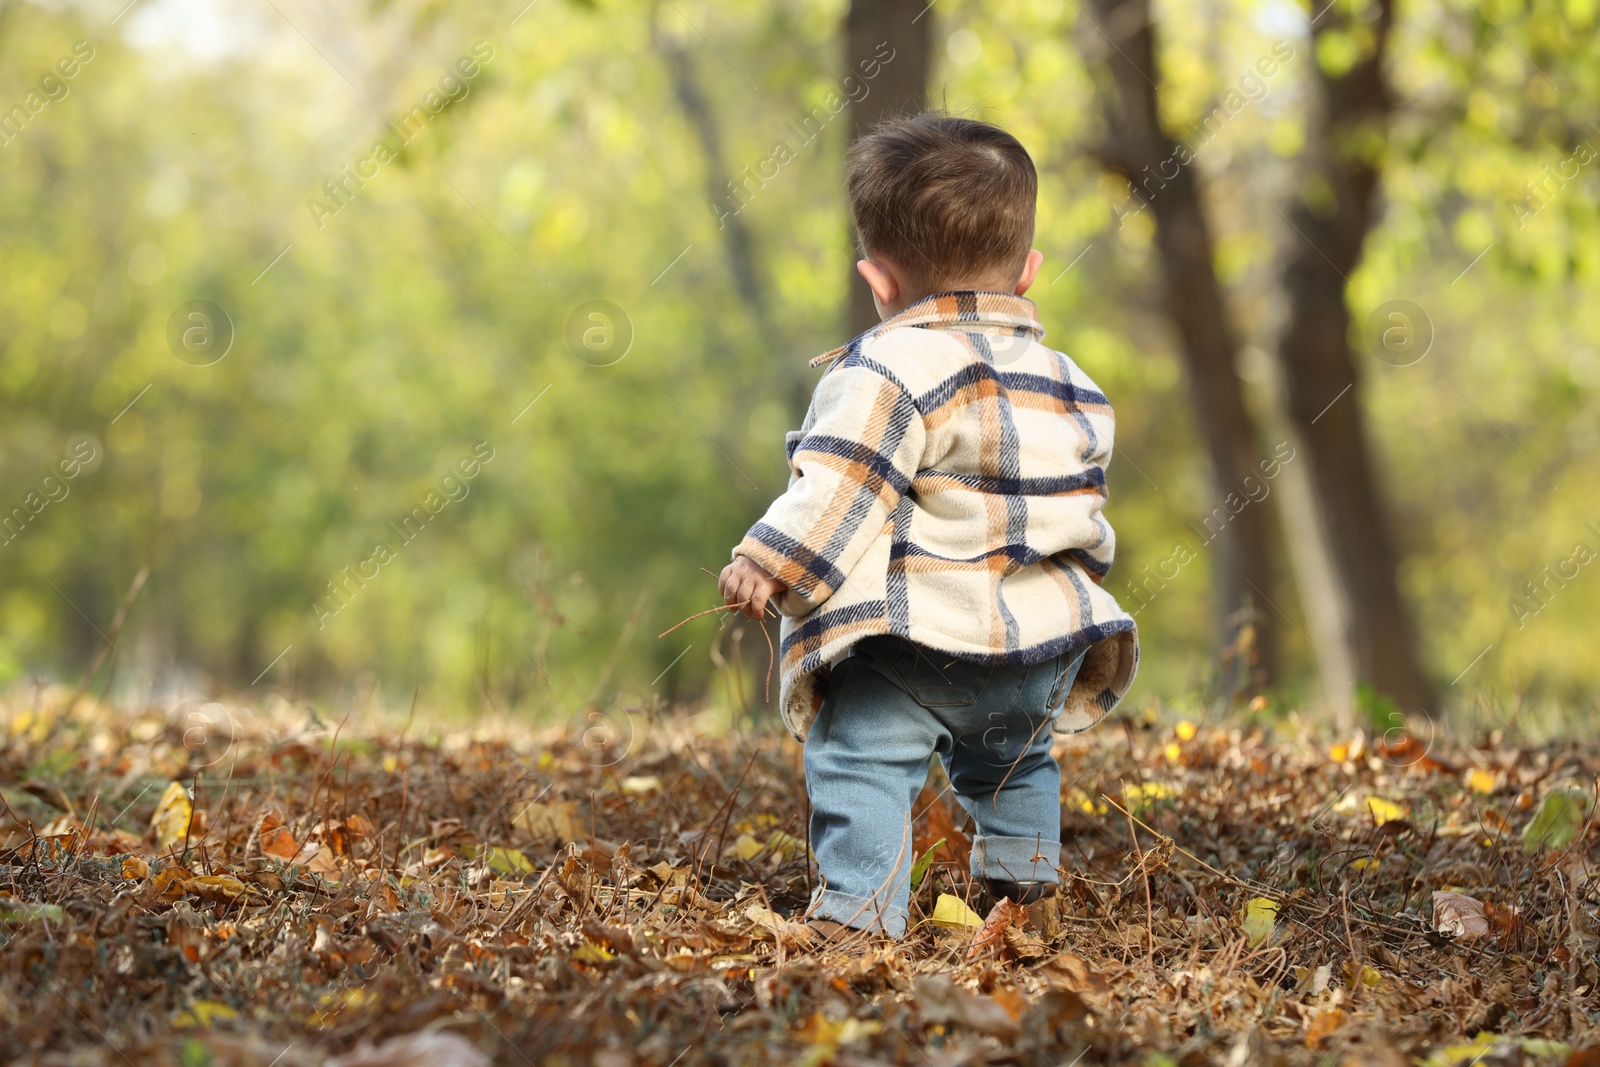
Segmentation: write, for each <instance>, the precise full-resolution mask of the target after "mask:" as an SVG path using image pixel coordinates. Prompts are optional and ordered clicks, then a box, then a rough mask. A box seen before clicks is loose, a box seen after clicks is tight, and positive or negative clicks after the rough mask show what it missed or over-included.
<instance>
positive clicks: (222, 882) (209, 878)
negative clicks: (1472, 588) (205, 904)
mask: <svg viewBox="0 0 1600 1067" xmlns="http://www.w3.org/2000/svg"><path fill="white" fill-rule="evenodd" d="M245 890H246V886H245V884H244V883H243V882H241V881H239V879H237V878H233V877H231V876H229V875H226V874H202V875H199V876H198V877H195V878H185V879H184V880H183V891H184V892H185V893H193V894H194V895H195V896H198V897H204V898H205V899H207V900H217V901H229V900H237V899H238V898H240V897H242V896H244V894H245Z"/></svg>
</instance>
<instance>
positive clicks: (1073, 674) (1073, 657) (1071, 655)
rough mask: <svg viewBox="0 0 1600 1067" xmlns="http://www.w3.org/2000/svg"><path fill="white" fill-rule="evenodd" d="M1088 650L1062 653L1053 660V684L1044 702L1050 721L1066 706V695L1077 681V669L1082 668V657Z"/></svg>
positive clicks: (1082, 649)
mask: <svg viewBox="0 0 1600 1067" xmlns="http://www.w3.org/2000/svg"><path fill="white" fill-rule="evenodd" d="M1088 651H1089V650H1088V648H1086V647H1085V648H1080V649H1078V650H1077V651H1074V652H1063V653H1061V654H1060V655H1058V656H1056V658H1055V675H1056V680H1055V684H1054V685H1053V686H1051V688H1050V697H1049V699H1048V700H1046V701H1045V708H1044V711H1045V714H1046V715H1048V716H1050V717H1051V718H1052V719H1053V718H1055V717H1056V716H1057V715H1060V714H1061V711H1062V709H1063V708H1065V707H1066V704H1067V694H1068V693H1071V692H1072V683H1073V682H1075V681H1077V680H1078V668H1079V667H1081V666H1083V657H1084V654H1085V653H1086V652H1088Z"/></svg>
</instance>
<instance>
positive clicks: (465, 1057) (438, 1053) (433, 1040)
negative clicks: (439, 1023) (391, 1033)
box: [324, 1030, 490, 1067]
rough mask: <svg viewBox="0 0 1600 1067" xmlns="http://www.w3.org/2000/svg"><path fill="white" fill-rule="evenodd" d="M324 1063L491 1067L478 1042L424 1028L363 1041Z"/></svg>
mask: <svg viewBox="0 0 1600 1067" xmlns="http://www.w3.org/2000/svg"><path fill="white" fill-rule="evenodd" d="M324 1067H490V1060H489V1057H488V1056H485V1055H484V1054H483V1053H482V1052H481V1051H480V1050H479V1049H478V1046H477V1045H474V1044H473V1043H472V1042H471V1041H468V1040H467V1039H466V1038H464V1037H462V1036H461V1035H460V1034H455V1033H451V1032H450V1031H449V1030H423V1031H421V1032H419V1033H415V1034H407V1035H405V1036H404V1037H392V1038H390V1039H389V1040H387V1041H385V1042H384V1043H383V1044H381V1045H378V1046H376V1047H374V1046H373V1045H370V1044H367V1043H366V1042H362V1043H361V1044H360V1045H358V1046H356V1048H355V1049H354V1050H353V1051H350V1052H346V1053H345V1054H344V1055H343V1056H335V1057H334V1058H333V1059H331V1060H328V1061H327V1063H326V1064H324Z"/></svg>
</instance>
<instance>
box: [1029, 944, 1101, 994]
mask: <svg viewBox="0 0 1600 1067" xmlns="http://www.w3.org/2000/svg"><path fill="white" fill-rule="evenodd" d="M1040 969H1041V970H1042V971H1044V972H1045V973H1047V974H1049V975H1051V976H1052V977H1054V978H1055V979H1056V980H1055V981H1054V982H1052V984H1053V985H1057V986H1060V987H1061V988H1063V989H1066V990H1069V991H1070V992H1073V993H1105V992H1108V991H1109V990H1110V989H1111V983H1110V982H1108V981H1107V980H1106V977H1105V975H1103V974H1101V973H1100V972H1098V971H1096V970H1095V969H1094V968H1093V967H1090V966H1089V961H1088V960H1086V959H1084V958H1083V957H1082V956H1079V955H1076V954H1074V953H1071V952H1063V953H1061V954H1060V955H1058V956H1052V957H1050V958H1049V959H1048V960H1045V961H1044V963H1043V964H1041V965H1040Z"/></svg>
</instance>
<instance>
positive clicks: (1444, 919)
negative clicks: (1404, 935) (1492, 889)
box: [1433, 889, 1489, 941]
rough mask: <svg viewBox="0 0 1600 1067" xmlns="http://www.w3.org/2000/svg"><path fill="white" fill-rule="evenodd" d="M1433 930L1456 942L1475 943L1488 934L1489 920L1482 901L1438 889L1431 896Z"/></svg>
mask: <svg viewBox="0 0 1600 1067" xmlns="http://www.w3.org/2000/svg"><path fill="white" fill-rule="evenodd" d="M1433 928H1434V929H1435V930H1437V931H1439V933H1441V934H1444V935H1446V936H1448V937H1453V938H1455V939H1456V940H1457V941H1476V940H1477V939H1478V938H1480V937H1483V936H1485V935H1487V934H1488V933H1489V920H1488V918H1486V917H1485V916H1484V913H1483V902H1482V901H1480V900H1478V899H1476V898H1474V897H1469V896H1466V895H1465V894H1463V893H1450V892H1446V891H1445V890H1442V889H1440V890H1435V891H1434V894H1433Z"/></svg>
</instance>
